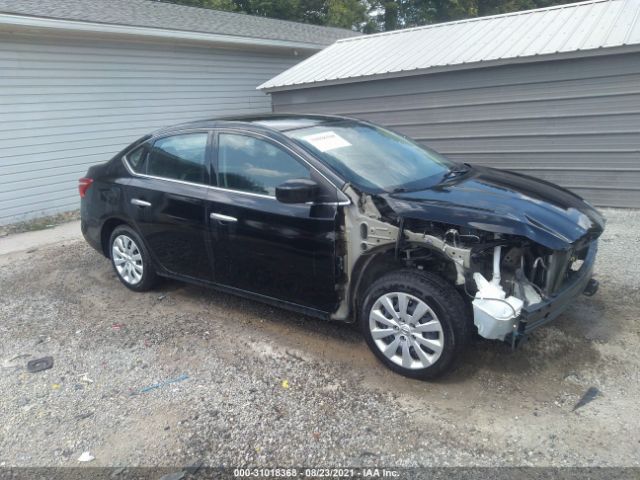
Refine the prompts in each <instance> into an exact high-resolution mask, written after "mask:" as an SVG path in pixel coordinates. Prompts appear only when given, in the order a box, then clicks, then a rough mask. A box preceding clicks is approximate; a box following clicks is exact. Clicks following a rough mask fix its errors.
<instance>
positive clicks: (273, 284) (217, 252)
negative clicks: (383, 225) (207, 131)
mask: <svg viewBox="0 0 640 480" xmlns="http://www.w3.org/2000/svg"><path fill="white" fill-rule="evenodd" d="M215 146H216V148H215V152H216V155H215V158H216V161H215V163H214V165H215V167H214V170H215V176H216V180H217V183H216V185H217V187H216V188H214V189H212V192H211V196H210V203H209V215H210V222H211V223H210V226H211V234H212V248H213V256H214V258H215V259H216V282H218V283H221V284H224V285H227V286H230V287H234V288H238V289H242V290H245V291H250V292H253V293H258V294H260V295H265V296H268V297H271V298H275V299H279V300H282V301H286V302H290V303H294V304H298V305H302V306H305V307H308V308H313V309H316V310H320V311H323V312H328V311H332V310H333V309H334V307H335V305H336V303H337V298H336V296H337V294H336V289H335V271H336V269H335V259H336V256H335V240H336V208H337V207H336V205H335V204H336V202H335V200H336V198H337V190H336V188H335V187H334V186H333V185H331V184H330V183H329V182H328V181H327V180H326V179H324V178H323V177H322V176H321V175H319V173H318V172H317V171H315V170H314V169H312V168H311V167H310V166H309V165H308V164H306V162H305V161H304V160H303V159H302V158H300V157H298V156H297V155H296V154H295V153H294V152H293V151H291V150H289V149H288V148H286V147H285V146H284V145H282V144H279V143H278V142H275V141H273V140H271V139H269V138H266V137H264V136H261V135H259V134H255V133H251V132H239V131H225V130H220V131H219V132H217V133H216V141H215ZM297 178H307V179H313V180H314V181H316V182H317V183H318V184H319V185H320V189H321V194H320V199H321V200H323V201H321V202H318V203H317V204H312V205H311V204H294V205H292V204H284V203H280V202H278V200H276V198H275V187H276V186H277V185H279V184H281V183H283V182H285V181H286V180H290V179H297ZM327 200H329V201H327Z"/></svg>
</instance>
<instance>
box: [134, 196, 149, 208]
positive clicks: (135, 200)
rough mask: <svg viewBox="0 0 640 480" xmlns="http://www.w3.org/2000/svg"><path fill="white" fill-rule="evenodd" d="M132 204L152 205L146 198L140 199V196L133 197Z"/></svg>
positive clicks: (139, 205) (140, 205)
mask: <svg viewBox="0 0 640 480" xmlns="http://www.w3.org/2000/svg"><path fill="white" fill-rule="evenodd" d="M131 205H137V206H138V207H150V206H151V204H150V203H149V202H147V201H145V200H140V199H139V198H132V199H131Z"/></svg>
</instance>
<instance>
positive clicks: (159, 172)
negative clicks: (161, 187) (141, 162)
mask: <svg viewBox="0 0 640 480" xmlns="http://www.w3.org/2000/svg"><path fill="white" fill-rule="evenodd" d="M208 137H209V134H207V133H188V134H184V135H175V136H172V137H164V138H160V139H159V140H156V142H155V143H154V144H153V148H152V149H151V153H150V154H149V159H148V161H147V174H148V175H153V176H154V177H162V178H169V179H172V180H182V181H185V182H193V183H207V141H208Z"/></svg>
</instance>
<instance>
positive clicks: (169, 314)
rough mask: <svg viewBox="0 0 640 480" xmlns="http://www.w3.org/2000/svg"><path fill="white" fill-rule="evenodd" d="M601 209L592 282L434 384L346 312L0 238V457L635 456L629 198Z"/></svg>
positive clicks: (637, 329)
mask: <svg viewBox="0 0 640 480" xmlns="http://www.w3.org/2000/svg"><path fill="white" fill-rule="evenodd" d="M606 215H607V217H608V219H609V223H608V226H607V230H606V232H605V234H604V236H603V238H602V241H601V247H600V256H599V259H598V265H597V277H598V279H599V280H600V282H601V288H600V291H599V292H598V294H597V295H596V296H594V297H592V298H586V297H582V298H579V299H578V300H577V301H576V303H575V306H574V307H573V308H571V310H570V311H568V312H567V313H566V314H564V315H562V316H561V317H560V318H559V319H558V320H556V321H555V322H554V323H552V324H550V325H548V326H547V327H545V328H543V329H541V330H539V331H537V332H536V333H535V334H534V335H533V336H532V337H531V339H530V341H529V342H528V343H526V344H525V345H524V346H523V347H522V348H521V349H519V350H517V351H511V350H510V349H509V348H507V347H506V346H504V345H501V344H498V343H495V342H489V341H483V340H476V341H474V343H473V344H472V345H471V346H470V347H469V349H468V351H467V352H466V354H465V355H464V356H463V358H462V359H461V360H460V361H459V362H458V364H457V367H456V369H455V371H453V372H452V373H451V374H450V375H449V376H448V377H446V378H444V379H442V380H439V381H436V382H431V383H428V382H421V381H413V380H409V379H406V378H403V377H401V376H398V375H396V374H394V373H392V372H390V371H388V370H387V369H385V368H384V367H383V366H382V365H381V364H380V363H378V362H377V361H376V359H375V358H374V356H373V355H372V354H371V353H370V352H369V350H368V349H367V347H366V345H365V343H364V341H363V340H362V338H361V337H360V335H359V333H358V332H357V331H356V330H355V329H354V328H353V327H350V326H348V325H344V324H334V323H327V322H322V321H319V320H315V319H311V318H307V317H304V316H302V315H299V314H294V313H289V312H286V311H282V310H279V309H276V308H271V307H267V306H264V305H261V304H258V303H256V302H252V301H248V300H242V299H238V298H235V297H232V296H229V295H225V294H221V293H217V292H214V291H211V290H206V289H203V288H198V287H194V286H187V285H183V284H179V283H176V282H166V283H164V284H163V285H162V286H161V287H160V288H159V289H158V290H156V291H154V292H150V293H145V294H135V293H133V292H130V291H128V290H127V289H125V288H124V287H123V286H122V285H121V284H120V283H119V282H118V280H117V279H116V278H115V276H114V274H113V273H112V270H111V266H110V264H109V262H108V261H107V260H106V259H105V258H103V257H101V256H100V255H99V254H98V253H96V252H95V251H93V250H92V249H91V248H89V247H88V246H87V245H86V244H85V243H83V242H81V241H77V242H70V243H69V242H68V243H66V244H56V245H51V246H48V247H43V248H39V249H38V250H36V251H31V252H30V253H27V252H23V253H14V254H9V255H4V256H0V338H1V342H0V362H1V363H0V392H2V399H1V400H0V406H1V408H0V465H3V466H76V465H79V463H78V457H79V456H80V455H81V454H82V453H83V452H85V451H89V452H91V455H93V456H95V460H94V461H93V462H91V465H92V466H103V465H107V466H156V465H167V466H174V465H184V464H188V463H190V462H193V461H194V460H201V461H203V462H204V463H205V465H212V466H220V465H226V466H240V465H254V466H257V465H259V466H274V467H283V466H301V465H304V466H338V465H343V466H345V465H349V466H365V465H377V466H379V465H385V466H396V467H401V466H422V465H424V466H503V465H511V466H523V465H534V466H636V467H637V466H640V455H639V453H640V408H639V407H638V399H639V398H640V386H639V385H640V383H639V380H640V378H639V377H640V322H639V317H640V315H639V313H640V307H639V306H638V302H639V300H640V290H639V287H640V269H639V268H638V265H639V261H638V258H639V255H640V212H629V211H613V210H610V211H607V212H606ZM45 355H51V356H52V357H53V358H54V362H55V363H54V366H53V368H52V369H50V370H47V371H43V372H39V373H28V372H27V370H26V368H25V365H26V363H27V361H28V360H30V359H33V358H38V357H42V356H45ZM171 380H173V381H174V382H173V383H163V382H168V381H171ZM153 386H156V387H157V388H151V389H145V387H153ZM592 386H593V387H596V388H597V389H598V390H599V392H600V394H599V395H598V396H597V397H596V398H595V399H594V400H593V401H591V402H590V403H588V404H587V405H585V406H583V407H581V408H579V409H577V410H575V411H572V409H573V407H574V405H575V404H576V402H578V400H579V399H580V397H581V396H582V395H583V394H584V393H585V391H586V390H587V389H588V388H589V387H592Z"/></svg>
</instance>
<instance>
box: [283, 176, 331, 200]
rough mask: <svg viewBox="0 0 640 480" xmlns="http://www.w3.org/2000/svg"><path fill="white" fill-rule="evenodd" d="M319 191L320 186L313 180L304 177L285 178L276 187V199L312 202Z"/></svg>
mask: <svg viewBox="0 0 640 480" xmlns="http://www.w3.org/2000/svg"><path fill="white" fill-rule="evenodd" d="M319 191H320V187H319V186H318V184H317V183H316V182H314V181H313V180H308V179H306V178H300V179H293V180H287V181H286V182H284V183H283V184H281V185H278V186H277V187H276V199H277V200H278V201H279V202H282V203H307V202H313V201H314V200H315V199H316V197H317V196H318V192H319Z"/></svg>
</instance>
